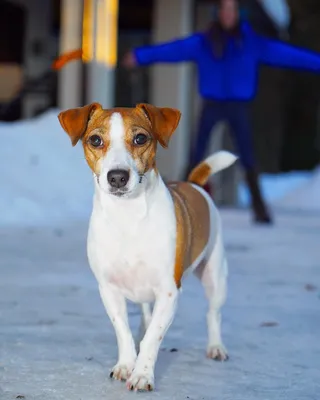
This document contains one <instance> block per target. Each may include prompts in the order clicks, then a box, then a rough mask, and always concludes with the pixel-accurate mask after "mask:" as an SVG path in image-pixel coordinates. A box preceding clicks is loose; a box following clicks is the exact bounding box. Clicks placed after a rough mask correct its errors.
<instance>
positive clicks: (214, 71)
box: [134, 22, 320, 100]
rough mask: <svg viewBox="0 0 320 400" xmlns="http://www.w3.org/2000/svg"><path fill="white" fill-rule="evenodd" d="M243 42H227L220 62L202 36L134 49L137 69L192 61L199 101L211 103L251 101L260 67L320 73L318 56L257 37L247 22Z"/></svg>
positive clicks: (207, 41)
mask: <svg viewBox="0 0 320 400" xmlns="http://www.w3.org/2000/svg"><path fill="white" fill-rule="evenodd" d="M241 29H242V32H243V42H242V44H241V45H240V46H239V45H237V44H236V43H235V41H234V39H229V40H228V41H227V45H226V50H225V52H224V55H223V57H222V58H220V59H219V58H216V57H215V56H214V54H213V51H212V49H211V44H210V43H209V40H208V39H207V37H206V35H205V34H204V33H196V34H194V35H191V36H188V37H186V38H182V39H179V40H175V41H172V42H169V43H163V44H158V45H154V46H144V47H139V48H137V49H135V51H134V53H135V56H136V59H137V62H138V64H139V65H150V64H152V63H158V62H164V63H176V62H182V61H192V62H194V63H196V65H197V67H198V81H199V82H198V85H199V92H200V94H201V96H202V97H204V98H206V99H214V100H251V99H252V98H254V96H255V94H256V89H257V82H258V69H259V65H260V64H266V65H269V66H273V67H284V68H295V69H299V70H310V71H316V72H320V55H319V54H317V53H314V52H311V51H308V50H304V49H300V48H298V47H295V46H292V45H290V44H287V43H285V42H281V41H277V40H271V39H268V38H266V37H263V36H260V35H258V34H256V33H255V32H254V31H253V30H252V28H251V27H250V25H249V24H248V23H246V22H244V23H242V26H241Z"/></svg>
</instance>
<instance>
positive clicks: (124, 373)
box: [110, 363, 134, 381]
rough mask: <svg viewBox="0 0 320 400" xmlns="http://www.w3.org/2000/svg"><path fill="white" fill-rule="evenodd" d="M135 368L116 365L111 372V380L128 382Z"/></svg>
mask: <svg viewBox="0 0 320 400" xmlns="http://www.w3.org/2000/svg"><path fill="white" fill-rule="evenodd" d="M133 368H134V364H120V363H119V364H116V365H115V366H114V367H113V368H112V370H111V372H110V378H112V379H115V380H117V381H126V380H127V379H129V377H130V375H131V374H132V371H133Z"/></svg>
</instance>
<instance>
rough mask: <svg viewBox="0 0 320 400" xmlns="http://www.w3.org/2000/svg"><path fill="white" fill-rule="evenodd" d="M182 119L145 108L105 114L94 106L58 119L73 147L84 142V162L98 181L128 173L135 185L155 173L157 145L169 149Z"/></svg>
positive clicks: (173, 113) (170, 111) (177, 114)
mask: <svg viewBox="0 0 320 400" xmlns="http://www.w3.org/2000/svg"><path fill="white" fill-rule="evenodd" d="M179 119H180V112H179V111H177V110H173V109H169V108H157V107H153V106H150V105H146V104H142V105H138V106H137V107H136V108H114V109H111V110H103V109H102V108H101V106H100V105H99V104H97V103H94V104H93V105H89V106H86V107H82V108H80V109H73V110H67V111H65V112H63V113H61V114H60V115H59V120H60V123H61V125H62V127H63V128H64V130H65V131H66V132H67V133H68V134H69V136H70V137H71V139H72V143H73V145H75V144H76V142H77V141H78V140H79V139H81V140H82V143H83V148H84V153H85V158H86V160H87V162H88V165H89V166H90V168H91V170H92V171H93V172H94V174H95V175H96V176H97V177H99V176H100V175H101V174H102V173H104V175H107V173H108V172H109V171H110V170H113V169H117V168H119V169H126V170H128V171H129V172H130V180H131V181H133V180H134V176H135V175H136V177H135V180H136V181H137V182H136V183H141V179H142V177H144V176H145V174H147V172H149V171H151V170H156V150H157V143H158V142H160V143H161V145H162V146H164V147H166V146H167V145H168V142H169V140H170V137H171V135H172V133H173V132H174V130H175V129H176V127H177V124H178V122H179ZM103 170H105V171H103ZM139 177H140V178H139ZM104 178H105V177H104ZM104 178H103V179H104ZM128 186H130V185H129V184H128ZM131 186H133V183H132V185H131Z"/></svg>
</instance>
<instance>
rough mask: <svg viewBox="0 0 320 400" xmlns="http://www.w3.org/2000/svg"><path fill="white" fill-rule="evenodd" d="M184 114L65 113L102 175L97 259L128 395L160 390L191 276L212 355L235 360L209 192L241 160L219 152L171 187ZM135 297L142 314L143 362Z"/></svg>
mask: <svg viewBox="0 0 320 400" xmlns="http://www.w3.org/2000/svg"><path fill="white" fill-rule="evenodd" d="M180 116H181V114H180V112H179V111H178V110H175V109H172V108H157V107H154V106H152V105H150V104H139V105H137V106H136V107H135V108H115V109H111V110H104V109H102V107H101V105H100V104H98V103H93V104H90V105H87V106H85V107H81V108H76V109H70V110H66V111H63V112H61V113H60V114H59V121H60V124H61V126H62V127H63V129H64V130H65V131H66V132H67V134H68V135H69V136H70V139H71V142H72V145H73V146H75V145H76V144H77V142H78V141H79V140H80V139H81V140H82V143H83V147H84V153H85V158H86V160H87V162H88V164H89V167H90V168H91V170H92V172H93V176H94V182H95V195H94V203H93V211H92V215H91V220H90V227H89V232H88V246H87V251H88V259H89V263H90V267H91V269H92V271H93V273H94V275H95V277H96V279H97V281H98V284H99V291H100V295H101V298H102V301H103V304H104V306H105V309H106V311H107V313H108V315H109V317H110V320H111V322H112V324H113V327H114V329H115V333H116V336H117V342H118V350H119V358H118V362H117V364H116V365H115V366H114V368H113V369H112V372H111V374H110V377H111V378H114V379H118V380H125V381H126V382H127V388H128V389H129V390H135V391H137V390H138V391H140V390H141V391H144V390H146V391H148V390H153V388H154V367H155V363H156V359H157V356H158V352H159V348H160V345H161V342H162V340H163V338H164V335H165V333H166V332H167V330H168V328H169V326H170V325H171V323H172V320H173V317H174V314H175V311H176V306H177V299H178V293H179V289H180V287H181V280H182V277H183V276H185V273H186V272H189V271H192V272H194V273H195V275H196V276H197V277H199V279H200V280H201V282H202V284H203V286H204V289H205V293H206V296H207V298H208V301H209V311H208V315H207V324H208V336H209V340H208V347H207V356H208V357H209V358H212V359H215V360H221V361H224V360H226V359H227V358H228V356H227V352H226V349H225V347H224V345H223V343H222V340H221V332H220V321H221V314H220V308H221V306H222V305H223V303H224V301H225V297H226V286H227V284H226V278H227V269H228V267H227V260H226V257H225V251H224V247H223V241H222V231H221V222H220V217H219V213H218V211H217V209H216V207H215V205H214V203H213V201H212V200H211V198H210V197H209V195H208V194H207V193H206V192H205V191H204V190H203V189H202V188H201V186H203V185H204V184H205V183H206V182H207V180H208V178H209V177H210V175H212V174H213V173H216V172H218V171H220V170H222V169H224V168H227V167H228V166H229V165H231V164H233V163H234V162H235V160H236V159H237V157H236V156H234V155H233V154H231V153H229V152H226V151H220V152H218V153H216V154H214V155H212V156H210V157H208V158H207V159H206V160H205V161H203V162H202V163H201V164H199V165H198V166H197V167H195V168H194V169H193V171H191V173H190V175H189V178H188V182H176V183H169V184H165V183H164V181H163V180H162V179H161V176H160V174H159V172H158V170H157V167H156V150H157V144H158V143H160V145H161V146H163V147H167V146H168V143H169V140H170V138H171V136H172V134H173V132H174V131H175V130H176V128H177V126H178V123H179V120H180ZM126 299H129V300H131V301H133V302H135V303H140V304H141V308H142V326H143V327H144V332H143V334H144V335H143V338H142V340H141V342H140V348H139V353H138V355H137V351H136V347H135V343H134V339H133V337H132V334H131V331H130V328H129V323H128V316H127V309H126ZM150 303H154V308H153V311H152V314H151V308H150Z"/></svg>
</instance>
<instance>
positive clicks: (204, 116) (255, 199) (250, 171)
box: [189, 100, 272, 223]
mask: <svg viewBox="0 0 320 400" xmlns="http://www.w3.org/2000/svg"><path fill="white" fill-rule="evenodd" d="M220 121H226V122H228V123H229V125H230V127H231V131H232V139H233V141H234V144H235V147H236V149H237V153H238V156H239V158H240V161H241V163H242V166H243V167H244V169H245V178H246V181H247V185H248V188H249V191H250V194H251V200H252V201H251V204H252V208H253V211H254V215H255V220H256V221H257V222H261V223H270V222H272V219H271V217H270V215H269V212H268V210H267V208H266V205H265V204H264V200H263V197H262V193H261V191H260V187H259V180H258V175H257V173H256V171H255V169H256V165H255V158H254V149H253V139H252V131H251V123H250V104H249V103H245V102H236V101H226V102H222V101H221V102H219V101H209V100H205V101H204V103H203V107H202V111H201V115H200V120H199V127H198V135H197V137H196V142H195V147H194V149H193V153H192V156H191V167H195V166H196V165H197V164H198V163H200V162H201V161H203V159H204V157H205V153H206V150H207V147H208V144H209V139H210V133H211V130H212V128H213V126H214V125H215V124H216V123H218V122H220ZM189 168H190V167H189Z"/></svg>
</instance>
